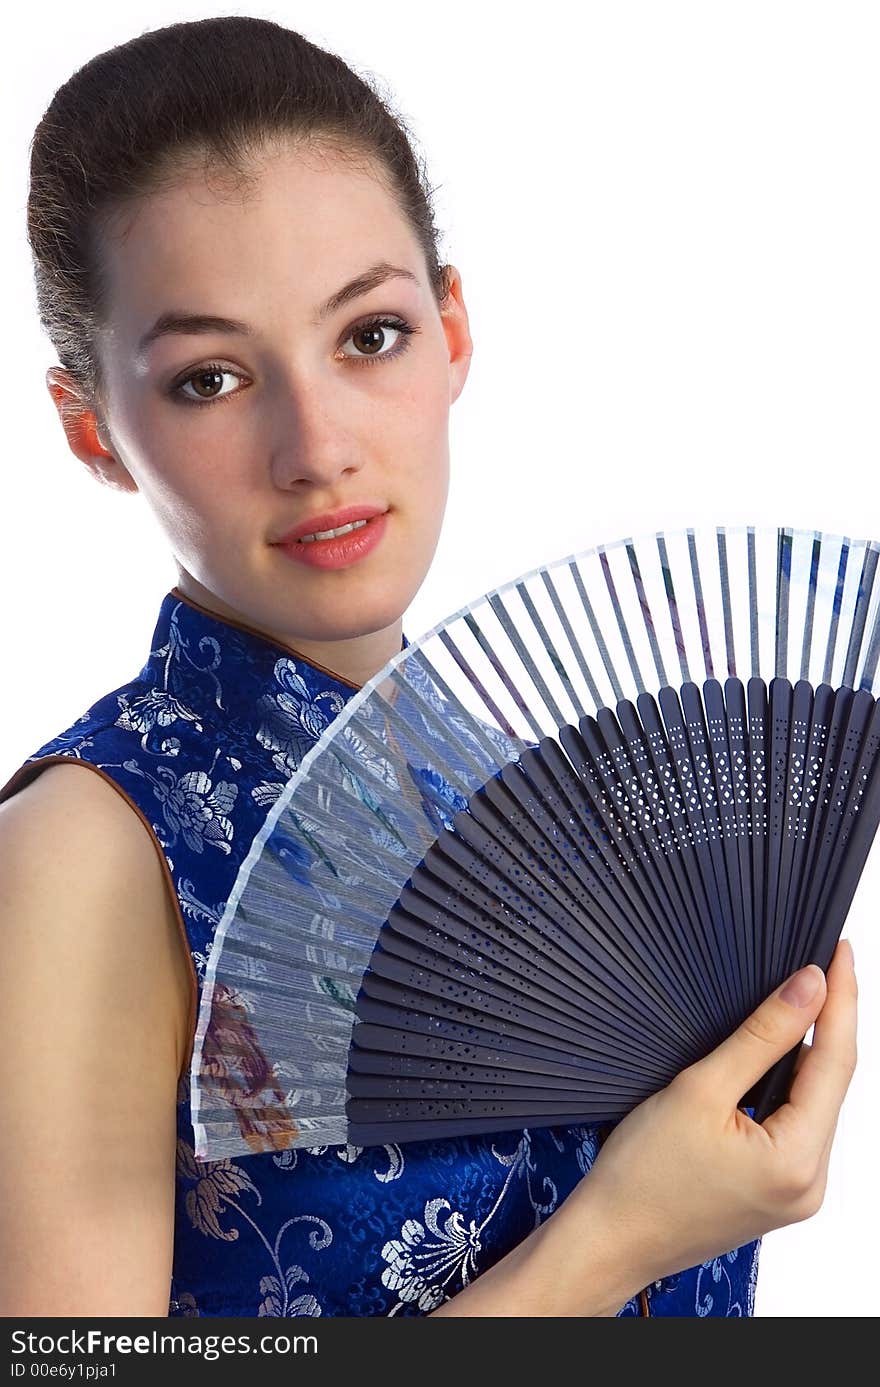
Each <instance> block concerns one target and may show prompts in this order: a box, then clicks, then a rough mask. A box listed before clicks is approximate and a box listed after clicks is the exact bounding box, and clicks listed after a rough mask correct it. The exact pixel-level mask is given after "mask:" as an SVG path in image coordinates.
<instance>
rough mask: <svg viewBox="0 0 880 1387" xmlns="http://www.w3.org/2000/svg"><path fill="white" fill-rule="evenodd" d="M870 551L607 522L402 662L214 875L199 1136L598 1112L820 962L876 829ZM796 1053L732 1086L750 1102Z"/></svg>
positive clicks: (232, 1137) (205, 1155) (345, 718)
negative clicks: (226, 888)
mask: <svg viewBox="0 0 880 1387" xmlns="http://www.w3.org/2000/svg"><path fill="white" fill-rule="evenodd" d="M877 557H878V544H877V543H875V542H868V541H862V542H851V541H850V540H847V539H844V538H841V537H840V536H833V535H826V534H821V533H816V532H803V531H793V530H790V529H780V530H775V529H774V530H765V529H758V528H751V527H748V528H747V527H741V528H735V529H729V528H719V529H717V530H706V531H699V530H687V531H683V532H680V533H665V534H662V533H661V534H656V535H653V536H651V537H649V538H646V539H643V540H638V541H633V540H630V539H627V540H622V541H620V542H618V543H616V544H610V545H600V546H599V547H597V548H594V549H590V550H587V551H584V552H582V553H580V554H577V555H573V556H569V557H566V558H563V559H560V560H558V561H557V562H555V563H551V564H548V565H545V566H544V567H542V568H539V569H535V570H533V571H531V572H529V573H527V574H525V575H524V576H522V577H521V578H518V579H516V580H514V581H512V582H510V583H508V584H506V585H505V586H503V587H501V588H498V589H495V590H494V591H492V592H490V593H488V594H486V595H485V596H484V597H481V598H480V599H479V600H478V601H476V602H473V603H471V604H470V605H469V606H467V607H465V608H463V609H462V610H461V611H459V612H456V613H455V614H454V615H453V616H451V617H449V618H448V619H447V620H445V621H444V622H442V623H441V624H440V625H438V626H435V627H434V628H433V629H432V630H431V631H429V632H428V633H427V634H426V635H424V636H422V637H421V638H420V639H419V640H417V641H415V642H413V643H411V644H410V645H409V646H408V647H407V648H406V649H404V650H402V651H401V652H400V653H399V654H397V655H395V656H394V657H393V659H392V660H391V661H390V662H389V663H388V664H387V665H386V666H385V668H384V669H383V670H382V671H381V672H380V673H379V674H377V675H376V676H375V677H374V678H373V679H371V680H370V681H369V682H368V683H367V684H366V685H365V686H364V687H363V688H362V689H360V690H359V691H358V692H357V693H356V694H354V695H353V696H352V697H351V699H350V700H349V701H348V703H347V704H346V705H345V707H344V709H343V710H342V712H341V713H339V714H338V716H337V717H336V718H335V719H334V721H333V722H332V723H331V724H330V726H329V727H327V729H326V730H325V732H324V734H323V735H322V736H321V738H320V740H319V741H318V742H317V743H316V745H315V746H314V747H313V748H312V749H311V750H310V752H309V753H308V754H307V755H306V756H305V758H304V759H303V761H302V763H301V765H300V766H299V768H298V769H297V771H296V773H295V774H294V775H293V776H292V777H291V779H290V780H289V782H288V783H287V784H286V786H285V787H284V790H283V792H282V793H281V795H280V796H279V798H278V800H277V802H276V803H275V804H274V805H273V807H272V809H271V811H270V812H269V814H268V817H267V819H266V822H265V824H264V826H263V828H262V830H261V832H260V833H259V834H258V835H257V837H256V838H255V840H254V843H253V845H252V849H251V852H250V854H249V856H248V857H247V859H246V860H245V862H244V863H243V864H242V867H241V869H240V872H239V875H238V879H237V881H236V883H235V887H234V889H233V891H232V894H231V896H230V898H229V901H228V902H227V905H226V910H225V913H224V916H223V919H222V920H221V923H220V925H219V927H218V930H217V934H216V938H215V941H214V945H213V949H212V952H211V955H210V958H209V963H208V968H207V971H206V976H205V980H204V985H203V989H202V1001H201V1009H200V1013H199V1019H198V1025H197V1030H196V1038H195V1044H194V1050H193V1060H192V1071H191V1077H192V1087H191V1105H192V1118H193V1125H194V1129H195V1134H196V1155H197V1156H198V1157H199V1158H200V1159H203V1160H204V1159H209V1160H213V1159H218V1158H221V1157H225V1156H232V1155H238V1154H241V1153H248V1152H253V1151H264V1150H276V1149H282V1148H284V1147H290V1146H313V1145H318V1144H331V1145H333V1144H341V1143H352V1144H355V1145H359V1146H368V1145H372V1144H377V1143H386V1142H405V1141H412V1140H422V1139H425V1138H429V1137H438V1138H449V1137H455V1136H461V1135H465V1134H469V1133H490V1132H493V1131H502V1130H509V1129H511V1128H516V1127H525V1126H529V1127H542V1126H555V1125H561V1124H570V1123H585V1124H594V1123H605V1122H614V1121H617V1120H618V1119H620V1118H622V1117H624V1116H625V1115H626V1114H627V1113H628V1112H629V1111H630V1109H631V1108H633V1107H634V1106H635V1105H636V1104H638V1103H640V1102H641V1101H642V1100H643V1099H645V1098H647V1097H648V1096H649V1095H650V1094H651V1093H653V1092H655V1091H656V1090H658V1089H659V1088H661V1087H663V1086H665V1085H666V1084H667V1083H669V1082H670V1081H671V1079H672V1078H673V1077H674V1076H675V1075H676V1074H677V1073H678V1072H679V1071H680V1070H681V1069H682V1068H684V1067H685V1066H687V1065H689V1064H691V1063H693V1062H694V1061H696V1060H698V1059H700V1058H702V1057H703V1056H704V1055H706V1054H707V1053H708V1052H709V1051H710V1050H711V1049H713V1048H714V1047H715V1046H716V1045H718V1044H719V1043H720V1042H721V1041H722V1040H723V1039H724V1038H725V1037H726V1036H728V1035H729V1034H730V1033H731V1032H732V1031H733V1030H734V1029H735V1028H736V1027H737V1026H738V1025H739V1024H740V1022H741V1021H742V1020H743V1019H744V1018H745V1017H746V1016H747V1015H748V1014H749V1013H750V1012H751V1011H752V1010H753V1009H754V1008H755V1007H756V1006H757V1005H758V1004H759V1003H760V1002H761V1001H762V1000H763V999H764V998H765V997H766V996H767V995H769V993H770V992H772V991H773V990H774V989H775V988H776V987H777V986H778V985H779V984H780V983H781V982H782V981H783V980H784V978H786V977H787V976H788V975H789V974H790V973H791V972H793V971H794V970H795V969H797V968H798V967H801V966H803V965H804V964H806V963H809V962H815V963H818V964H819V965H820V967H822V968H823V969H825V968H827V967H828V965H829V963H830V960H831V956H832V954H833V952H834V948H835V945H836V942H837V940H838V938H839V936H840V932H841V930H842V927H843V923H844V920H845V917H846V914H847V911H848V909H849V906H850V903H851V900H852V897H853V894H854V892H855V889H856V885H857V883H858V880H859V877H860V874H861V872H862V869H863V867H864V864H865V860H866V858H867V854H868V851H869V848H870V846H871V842H872V840H873V838H874V834H875V832H876V829H877V824H878V820H880V772H878V769H877V762H878V749H880V700H878V699H876V698H875V694H876V693H877V692H878V689H877V685H878V656H880V577H878V575H877ZM799 1049H800V1046H799V1045H798V1046H796V1047H795V1048H794V1049H793V1050H792V1052H791V1053H790V1054H789V1055H788V1056H786V1058H785V1060H784V1061H782V1062H781V1063H780V1064H779V1065H777V1066H775V1068H774V1069H773V1070H771V1071H770V1072H769V1073H768V1074H767V1075H766V1076H765V1077H764V1078H763V1079H762V1080H761V1081H760V1082H759V1083H758V1084H757V1085H756V1086H755V1088H754V1089H753V1090H752V1091H751V1093H750V1094H748V1095H744V1098H743V1102H744V1103H745V1104H746V1105H750V1106H752V1107H753V1108H754V1113H755V1117H756V1120H758V1121H761V1120H763V1117H764V1116H766V1115H767V1113H769V1112H771V1111H773V1109H774V1108H775V1107H777V1106H778V1105H779V1103H780V1102H782V1101H784V1099H785V1097H786V1096H787V1092H788V1086H789V1084H790V1080H791V1076H792V1073H793V1065H794V1060H795V1058H796V1055H797V1053H798V1051H799Z"/></svg>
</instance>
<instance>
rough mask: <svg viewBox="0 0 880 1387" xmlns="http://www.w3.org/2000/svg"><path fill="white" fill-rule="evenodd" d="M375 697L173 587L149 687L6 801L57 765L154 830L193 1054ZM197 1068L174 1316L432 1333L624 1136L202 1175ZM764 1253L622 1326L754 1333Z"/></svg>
mask: <svg viewBox="0 0 880 1387" xmlns="http://www.w3.org/2000/svg"><path fill="white" fill-rule="evenodd" d="M107 638H108V639H109V638H110V633H109V632H108V635H107ZM403 644H404V647H405V646H406V645H408V641H407V639H406V637H405V636H404V639H403ZM356 689H357V686H356V685H354V684H352V683H350V682H348V681H347V680H345V679H342V678H341V677H339V676H338V675H335V674H333V673H332V672H331V671H329V670H326V669H324V668H323V667H322V666H320V665H318V664H315V663H312V662H309V661H306V660H304V659H303V658H302V657H300V656H298V655H294V654H293V653H292V652H291V651H290V650H288V649H286V648H285V647H284V646H282V645H279V644H276V643H275V642H274V641H273V640H271V639H268V638H267V637H266V636H264V635H262V634H261V633H260V632H258V631H257V630H255V629H254V628H252V627H249V626H246V625H243V624H241V623H238V622H235V621H232V620H229V619H227V618H224V617H220V616H217V615H215V614H214V613H213V612H210V611H208V610H207V609H206V608H204V607H202V606H200V605H199V604H197V603H195V602H193V601H192V600H190V599H189V598H187V597H184V596H183V594H182V593H181V592H180V591H179V589H177V588H172V590H171V591H170V592H168V593H167V594H166V595H165V597H164V598H163V600H162V603H161V607H160V609H159V617H158V621H157V623H156V627H155V631H154V634H153V639H152V644H151V647H150V652H149V655H148V656H147V660H146V663H145V664H144V666H143V668H142V669H141V670H140V671H139V672H138V674H136V675H135V677H134V678H133V679H131V681H130V682H128V683H127V684H124V685H123V686H122V687H120V688H118V689H115V690H114V691H113V692H112V693H108V694H106V695H105V696H103V697H102V698H100V699H98V701H97V702H96V703H94V704H93V705H92V707H91V708H89V709H88V710H87V711H86V712H85V713H83V714H82V716H81V717H80V718H78V719H77V720H76V722H75V723H73V725H72V726H70V727H68V728H67V729H66V730H65V731H63V732H61V733H59V734H58V735H57V736H56V737H53V738H52V740H51V741H49V742H46V744H45V745H44V746H42V747H40V749H39V750H38V751H36V752H34V754H33V755H32V756H30V757H28V759H27V761H25V762H24V763H23V764H22V765H21V766H20V767H19V769H18V770H17V771H16V772H15V773H14V774H13V775H12V777H11V778H10V779H9V780H8V781H7V783H6V784H5V786H3V788H2V789H0V803H2V802H3V801H4V800H6V799H9V798H10V796H11V795H13V794H15V793H16V792H17V791H18V790H20V789H22V788H23V787H24V786H25V785H27V784H28V783H29V782H30V781H31V780H32V779H33V778H34V777H35V776H36V775H37V774H38V773H39V771H40V770H41V769H42V768H43V767H45V766H46V765H50V764H52V763H53V762H59V761H76V762H79V763H81V764H83V765H85V766H88V767H89V768H90V769H91V770H92V771H93V772H94V773H96V774H99V775H102V776H104V777H105V778H106V779H107V780H109V782H110V783H111V784H112V785H113V786H114V788H115V789H116V790H117V791H118V793H119V794H120V795H121V796H122V797H123V798H124V799H125V800H126V801H127V802H128V803H129V804H130V806H131V807H132V809H133V810H134V812H136V813H137V814H138V815H139V817H140V818H141V819H142V821H143V823H144V824H145V826H146V827H147V828H148V830H149V832H150V834H151V837H152V839H153V843H154V846H155V848H156V851H157V853H158V855H159V860H160V863H161V865H162V869H163V872H164V874H165V877H166V880H167V882H168V886H169V889H170V891H171V893H172V896H173V899H174V900H175V902H176V905H177V912H178V917H179V919H178V924H179V928H180V933H181V939H182V942H183V946H184V948H185V949H186V951H187V954H188V956H189V958H190V960H191V964H192V976H191V984H192V993H191V1011H190V1018H189V1019H190V1027H191V1028H190V1046H191V1045H192V1037H193V1036H194V1032H195V1021H196V1016H197V1012H198V1001H199V998H200V996H201V987H202V983H203V980H204V975H205V968H206V964H207V961H208V957H209V955H210V952H211V942H212V938H213V935H214V931H215V929H216V927H217V924H218V922H219V921H220V919H221V917H222V915H223V910H224V906H225V903H226V899H227V896H228V894H229V893H230V891H231V889H232V886H233V883H234V882H235V879H236V876H237V874H238V869H239V867H240V865H241V863H242V861H243V859H244V858H245V856H246V855H247V853H248V850H249V848H250V846H251V843H252V841H253V839H254V837H255V835H256V833H257V832H258V830H259V829H260V827H261V826H262V824H263V823H264V821H265V818H266V815H267V813H268V811H269V810H270V808H271V806H272V804H273V802H274V801H275V799H276V798H277V796H278V794H279V793H280V791H281V789H282V787H283V785H284V783H285V782H286V781H287V780H288V779H289V778H290V776H291V775H292V774H293V772H294V771H295V770H296V768H297V767H298V766H299V764H300V762H301V760H302V758H303V757H304V755H305V754H306V752H307V751H308V750H309V749H310V747H311V746H313V745H314V743H315V741H316V740H317V739H318V737H319V736H320V735H321V733H322V731H323V729H324V728H325V727H326V726H327V724H328V723H329V722H330V721H331V720H332V719H333V718H334V717H335V716H336V714H337V713H338V712H339V711H340V709H341V708H342V707H343V706H344V705H345V703H346V701H347V700H348V699H349V698H350V697H351V696H352V694H353V693H354V692H355V691H356ZM189 1063H190V1056H189V1055H188V1056H187V1058H186V1060H185V1061H184V1065H183V1069H182V1072H181V1074H180V1076H179V1083H178V1094H177V1098H178V1106H177V1172H176V1198H175V1228H174V1258H173V1269H172V1278H171V1284H170V1286H169V1309H168V1314H169V1316H199V1315H205V1316H252V1315H253V1316H256V1315H271V1316H283V1317H294V1316H315V1315H351V1316H361V1315H384V1316H392V1315H423V1314H427V1313H429V1312H430V1311H431V1310H434V1309H436V1307H437V1306H438V1305H440V1304H441V1303H442V1302H444V1301H446V1300H448V1299H450V1298H451V1297H452V1296H454V1295H456V1294H457V1293H458V1292H459V1291H461V1290H462V1289H463V1288H464V1287H465V1286H467V1285H469V1284H470V1283H471V1282H472V1281H473V1280H474V1278H475V1277H476V1276H478V1275H479V1274H480V1273H481V1272H483V1271H485V1270H486V1269H487V1268H488V1267H490V1266H492V1265H493V1263H495V1262H497V1261H498V1260H500V1258H502V1257H503V1256H504V1255H505V1254H506V1253H507V1252H509V1251H510V1249H511V1248H512V1247H514V1246H515V1245H516V1244H517V1243H519V1242H520V1241H521V1240H522V1239H523V1238H525V1237H527V1236H528V1234H529V1233H530V1232H531V1231H532V1230H533V1229H534V1228H536V1227H537V1226H538V1225H539V1224H540V1223H541V1222H542V1221H543V1220H544V1219H546V1218H547V1217H548V1215H549V1214H551V1213H552V1212H553V1210H554V1209H556V1208H558V1206H559V1205H560V1204H561V1203H562V1201H563V1200H564V1199H565V1197H566V1196H567V1195H568V1194H569V1193H570V1192H571V1190H572V1189H573V1188H574V1186H575V1185H576V1184H577V1183H578V1181H579V1180H581V1179H582V1178H583V1176H584V1175H585V1174H587V1172H588V1171H589V1169H590V1166H591V1165H592V1163H593V1161H594V1160H595V1158H596V1155H597V1153H598V1151H599V1150H600V1148H601V1146H602V1143H603V1140H604V1139H605V1137H606V1136H607V1135H608V1133H609V1131H610V1130H611V1128H610V1127H583V1126H571V1127H557V1128H552V1129H540V1128H532V1129H526V1130H515V1131H510V1132H506V1133H502V1134H498V1133H493V1134H491V1135H489V1136H486V1137H465V1138H458V1139H452V1140H437V1141H423V1142H418V1143H404V1144H402V1145H387V1146H374V1147H366V1148H362V1147H357V1146H317V1147H310V1148H299V1149H295V1150H289V1151H282V1152H264V1153H259V1154H251V1155H247V1156H243V1157H238V1158H235V1159H227V1160H219V1161H215V1162H209V1163H206V1164H202V1163H200V1162H198V1163H197V1162H196V1160H195V1158H194V1155H193V1141H194V1136H193V1129H192V1124H191V1120H190V1092H189ZM759 1248H760V1239H758V1240H757V1241H755V1242H752V1243H748V1244H747V1245H745V1246H743V1247H739V1248H735V1249H732V1250H731V1251H730V1252H728V1253H726V1254H723V1255H721V1256H719V1257H715V1258H713V1259H711V1260H710V1261H708V1262H706V1263H705V1264H704V1265H702V1266H697V1267H691V1268H689V1269H687V1270H683V1271H681V1272H679V1273H678V1274H676V1275H674V1276H668V1277H665V1278H664V1279H663V1280H661V1281H657V1282H655V1283H653V1284H652V1285H650V1286H647V1287H645V1288H644V1290H642V1291H641V1293H640V1294H639V1295H636V1296H634V1297H633V1299H632V1300H631V1301H629V1302H628V1303H627V1304H626V1305H624V1306H623V1307H622V1308H621V1309H620V1311H619V1316H627V1315H694V1316H700V1317H702V1316H707V1315H724V1316H731V1315H752V1314H753V1313H754V1296H755V1283H756V1278H757V1267H758V1253H759Z"/></svg>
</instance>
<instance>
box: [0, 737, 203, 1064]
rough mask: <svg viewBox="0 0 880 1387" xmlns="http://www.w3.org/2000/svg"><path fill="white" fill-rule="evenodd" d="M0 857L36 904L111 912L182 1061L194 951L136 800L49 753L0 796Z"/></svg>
mask: <svg viewBox="0 0 880 1387" xmlns="http://www.w3.org/2000/svg"><path fill="white" fill-rule="evenodd" d="M0 861H5V862H7V863H8V864H14V871H13V878H14V881H15V882H16V883H17V884H18V890H19V892H24V891H27V892H28V894H29V896H30V897H33V896H34V893H35V892H36V891H37V890H38V891H39V894H40V896H41V897H42V900H43V909H44V910H45V909H46V907H47V905H50V904H51V902H52V901H54V902H55V903H56V905H57V907H58V908H61V907H63V905H64V902H65V900H66V899H68V898H69V896H70V893H71V892H75V893H76V895H77V897H78V898H79V899H80V900H82V899H83V898H91V899H94V900H95V901H96V902H97V901H101V902H103V903H105V908H109V909H110V910H112V911H113V912H114V913H115V927H114V933H113V938H114V940H116V941H118V945H119V947H120V948H122V949H126V950H131V951H132V953H131V957H133V958H134V957H137V958H141V957H142V956H144V957H146V958H148V959H149V960H150V965H151V968H152V969H154V970H155V974H156V976H155V977H154V979H153V980H154V982H160V985H161V986H162V987H163V988H164V989H166V990H167V993H168V1006H169V1011H170V1013H171V1014H172V1015H173V1017H174V1029H175V1032H176V1038H177V1049H178V1053H179V1055H180V1059H181V1064H182V1062H183V1059H184V1057H185V1055H186V1053H187V1050H188V1046H189V1041H190V1038H191V1037H190V1029H191V1023H192V1015H191V1010H192V1000H193V994H194V986H195V974H194V969H193V963H192V957H191V955H190V952H189V947H188V945H187V943H186V938H185V929H184V926H183V924H182V921H181V916H180V909H179V905H178V902H177V896H176V893H175V891H174V886H173V882H172V880H171V877H170V873H169V871H168V868H167V865H166V864H165V859H164V857H163V856H162V854H161V849H159V845H158V843H157V840H156V839H155V837H154V835H153V833H152V831H151V830H150V828H149V826H148V824H147V822H146V820H145V819H144V818H143V817H142V816H141V814H140V812H139V810H138V809H137V808H136V806H135V805H134V804H133V803H132V802H131V801H130V800H129V799H128V798H127V797H126V796H125V795H124V794H123V793H122V791H121V790H120V789H118V788H117V787H116V785H115V783H114V782H113V781H111V780H110V778H109V777H108V776H106V775H104V774H102V773H101V772H99V771H96V770H95V768H94V767H92V766H91V764H90V763H89V762H85V761H74V760H70V761H64V762H58V761H56V762H52V763H51V764H49V765H48V766H46V767H44V768H43V769H42V770H41V771H40V772H39V773H38V774H37V775H36V776H34V778H33V779H32V780H30V781H29V782H28V783H27V784H26V785H25V786H24V787H23V788H22V789H20V790H19V791H17V793H16V794H14V795H13V796H12V797H11V798H10V799H7V800H5V801H4V802H3V803H2V804H0ZM7 881H9V878H8V877H7Z"/></svg>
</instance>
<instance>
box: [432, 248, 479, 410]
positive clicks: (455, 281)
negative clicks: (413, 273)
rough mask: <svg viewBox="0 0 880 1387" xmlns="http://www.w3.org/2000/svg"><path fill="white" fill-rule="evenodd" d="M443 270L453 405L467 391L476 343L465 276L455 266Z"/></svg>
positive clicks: (442, 312)
mask: <svg viewBox="0 0 880 1387" xmlns="http://www.w3.org/2000/svg"><path fill="white" fill-rule="evenodd" d="M443 268H444V272H445V275H446V284H447V292H446V297H445V299H444V300H443V303H442V304H441V305H440V320H441V322H442V324H443V331H444V332H445V334H446V343H447V346H448V348H449V403H450V404H453V403H454V402H455V401H456V400H457V399H458V397H459V395H460V394H461V392H462V390H463V389H464V383H465V381H466V380H467V374H468V371H469V370H470V364H471V356H472V354H473V350H474V344H473V342H472V340H471V334H470V326H469V324H468V313H467V308H466V307H465V302H464V294H463V291H462V287H461V275H460V274H459V272H458V270H457V269H456V268H455V266H454V265H445V266H444V267H443Z"/></svg>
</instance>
